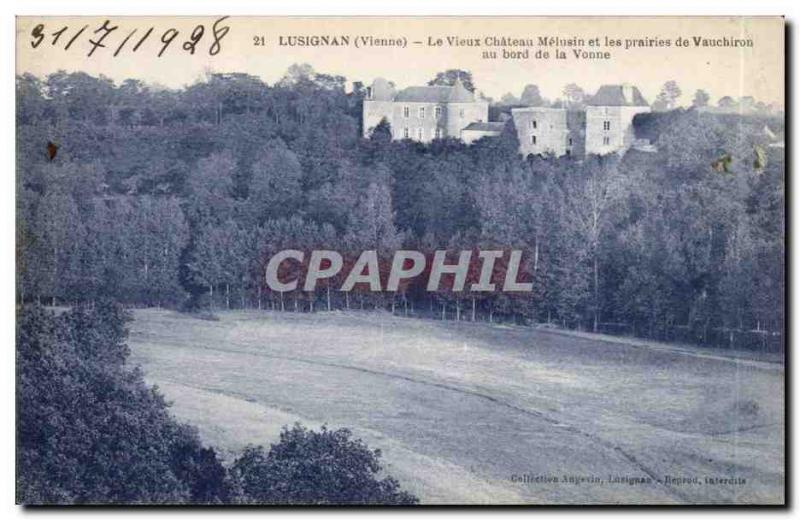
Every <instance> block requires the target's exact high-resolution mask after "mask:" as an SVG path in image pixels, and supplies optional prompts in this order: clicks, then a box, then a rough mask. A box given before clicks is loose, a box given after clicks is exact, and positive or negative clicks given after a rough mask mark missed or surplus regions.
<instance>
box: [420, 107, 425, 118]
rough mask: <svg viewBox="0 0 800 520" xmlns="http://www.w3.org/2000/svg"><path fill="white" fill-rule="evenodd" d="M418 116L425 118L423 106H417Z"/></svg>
mask: <svg viewBox="0 0 800 520" xmlns="http://www.w3.org/2000/svg"><path fill="white" fill-rule="evenodd" d="M419 118H420V119H425V107H419Z"/></svg>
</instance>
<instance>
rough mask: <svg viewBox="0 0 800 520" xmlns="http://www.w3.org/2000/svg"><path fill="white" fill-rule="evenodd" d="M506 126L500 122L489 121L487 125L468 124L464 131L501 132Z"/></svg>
mask: <svg viewBox="0 0 800 520" xmlns="http://www.w3.org/2000/svg"><path fill="white" fill-rule="evenodd" d="M505 126H506V124H505V123H504V122H502V121H490V122H487V123H483V122H479V123H470V124H469V125H467V126H466V127H465V128H464V130H476V131H481V132H502V131H503V129H504V128H505Z"/></svg>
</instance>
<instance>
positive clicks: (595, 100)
mask: <svg viewBox="0 0 800 520" xmlns="http://www.w3.org/2000/svg"><path fill="white" fill-rule="evenodd" d="M586 104H587V105H591V106H602V107H646V106H649V104H648V103H647V101H645V99H644V97H643V96H642V93H641V92H639V89H638V88H636V87H634V86H631V85H603V86H602V87H600V88H599V89H597V93H596V94H595V95H594V96H592V97H591V98H590V99H589V101H588V102H587V103H586Z"/></svg>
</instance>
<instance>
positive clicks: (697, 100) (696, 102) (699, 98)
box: [692, 89, 711, 108]
mask: <svg viewBox="0 0 800 520" xmlns="http://www.w3.org/2000/svg"><path fill="white" fill-rule="evenodd" d="M710 100H711V96H709V95H708V92H706V91H705V90H702V89H698V90H697V91H695V93H694V98H693V99H692V107H694V108H703V107H707V106H708V102H709V101H710Z"/></svg>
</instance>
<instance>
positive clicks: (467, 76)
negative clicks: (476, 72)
mask: <svg viewBox="0 0 800 520" xmlns="http://www.w3.org/2000/svg"><path fill="white" fill-rule="evenodd" d="M456 81H460V82H461V84H462V85H464V88H466V89H467V90H469V91H470V92H475V83H474V81H473V79H472V73H471V72H470V71H468V70H462V69H447V70H445V71H444V72H437V73H436V77H434V78H433V79H432V80H430V81H429V82H428V85H444V86H453V85H455V84H456Z"/></svg>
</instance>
